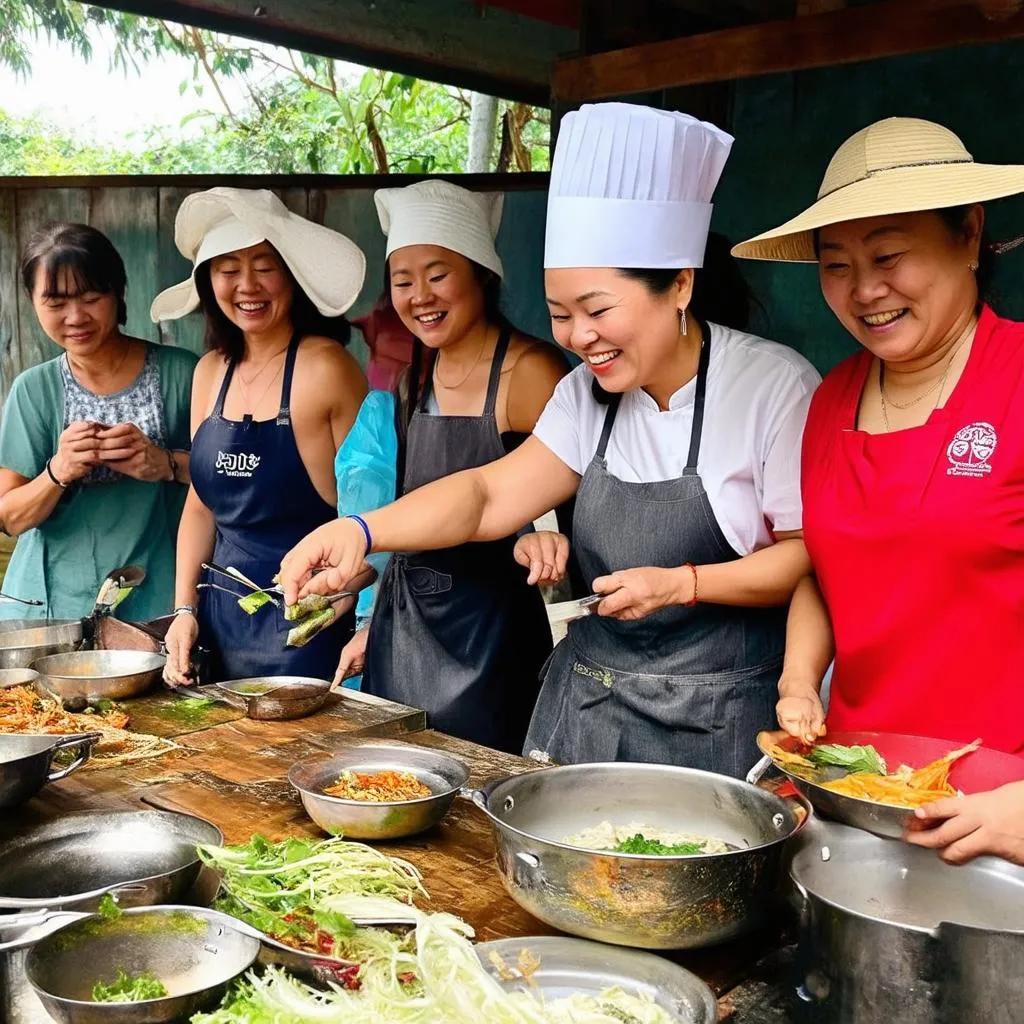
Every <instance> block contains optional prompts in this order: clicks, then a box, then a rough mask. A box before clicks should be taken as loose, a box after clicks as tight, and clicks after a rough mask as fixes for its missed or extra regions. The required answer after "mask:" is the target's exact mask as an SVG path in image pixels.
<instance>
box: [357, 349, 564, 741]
mask: <svg viewBox="0 0 1024 1024" xmlns="http://www.w3.org/2000/svg"><path fill="white" fill-rule="evenodd" d="M508 344H509V337H508V334H507V332H504V333H502V335H501V337H500V339H499V340H498V345H497V348H496V349H495V352H494V359H493V361H492V363H491V373H490V380H489V382H488V386H487V398H486V400H485V402H484V410H483V415H481V416H433V415H430V414H429V413H427V412H426V408H427V401H428V399H429V390H430V389H429V385H428V386H427V388H425V389H424V391H425V393H424V395H423V399H422V401H421V403H420V405H419V407H418V408H417V410H416V411H415V412H414V413H413V416H412V420H411V422H410V423H409V430H408V436H407V439H406V444H407V448H406V460H405V465H406V471H405V479H404V481H403V491H405V492H409V491H412V490H415V489H416V488H417V487H422V486H423V485H424V484H427V483H430V482H431V481H434V480H438V479H440V478H441V477H445V476H449V475H450V474H452V473H457V472H459V471H460V470H464V469H472V468H475V467H477V466H484V465H487V463H489V462H493V461H494V460H495V459H500V458H501V457H502V456H503V455H504V454H505V450H504V447H503V445H502V441H501V435H500V434H499V432H498V422H497V418H496V416H495V412H494V409H495V403H496V400H497V396H498V383H499V380H500V378H501V367H502V363H503V362H504V359H505V353H506V351H507V350H508ZM428 380H429V377H428ZM515 541H516V537H515V536H511V537H505V538H503V539H502V540H496V541H484V542H479V543H469V544H461V545H459V546H457V547H454V548H446V549H444V550H441V551H419V552H407V553H397V554H395V555H393V556H392V557H391V560H390V561H389V562H388V567H387V570H386V571H385V573H384V578H383V580H382V581H381V586H380V591H379V593H378V595H377V603H376V605H375V607H374V612H373V619H372V621H371V623H370V635H369V638H368V641H367V651H366V667H365V669H364V672H363V689H364V690H365V691H367V692H369V693H372V694H375V695H376V696H378V697H385V698H387V699H388V700H395V701H399V702H401V703H403V704H411V705H412V706H413V707H418V708H422V709H423V710H424V711H426V713H427V720H428V724H429V725H430V727H431V728H433V729H440V730H441V731H442V732H446V733H449V734H450V735H452V736H458V737H460V738H461V739H467V740H472V741H474V742H476V743H481V744H484V745H485V746H489V747H494V748H496V749H498V750H505V751H508V752H512V753H518V752H519V751H520V750H521V749H522V745H523V739H524V737H525V735H526V727H527V725H528V724H529V721H530V714H531V712H532V711H533V705H534V701H535V700H536V697H537V692H538V690H539V688H540V682H539V674H540V669H541V666H542V665H543V664H544V661H545V659H546V658H547V657H548V655H549V654H550V653H551V629H550V627H549V625H548V620H547V613H546V612H545V609H544V602H543V600H542V598H541V595H540V592H539V591H538V590H537V588H536V587H531V586H528V585H527V583H526V575H527V574H526V571H525V570H524V569H523V568H522V567H521V566H519V565H517V564H516V562H515V560H514V559H513V557H512V551H513V548H514V547H515Z"/></svg>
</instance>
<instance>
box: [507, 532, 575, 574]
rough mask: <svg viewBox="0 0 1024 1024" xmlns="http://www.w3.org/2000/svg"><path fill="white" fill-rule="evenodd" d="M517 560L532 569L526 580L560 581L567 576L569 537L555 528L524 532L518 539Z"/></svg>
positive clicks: (524, 566) (515, 553)
mask: <svg viewBox="0 0 1024 1024" xmlns="http://www.w3.org/2000/svg"><path fill="white" fill-rule="evenodd" d="M513 555H514V557H515V560H516V561H517V562H518V563H519V564H520V565H521V566H523V568H525V569H529V570H530V575H529V576H528V577H527V580H526V582H527V583H529V584H533V583H551V584H553V583H558V582H560V581H561V580H562V579H563V578H564V577H565V568H566V566H567V565H568V563H569V538H568V537H566V536H565V534H562V533H555V532H554V531H553V530H537V531H535V532H533V533H524V534H523V536H522V537H520V538H519V540H517V541H516V546H515V550H514V551H513Z"/></svg>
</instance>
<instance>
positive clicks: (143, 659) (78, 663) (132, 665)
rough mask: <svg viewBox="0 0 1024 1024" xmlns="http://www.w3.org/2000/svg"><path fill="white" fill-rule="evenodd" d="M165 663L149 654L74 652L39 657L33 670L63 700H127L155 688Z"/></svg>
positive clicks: (158, 656)
mask: <svg viewBox="0 0 1024 1024" xmlns="http://www.w3.org/2000/svg"><path fill="white" fill-rule="evenodd" d="M166 663H167V658H166V657H165V656H164V655H163V654H153V653H152V652H150V651H72V652H69V653H67V654H51V655H49V656H48V657H46V658H37V659H36V660H35V661H33V662H32V665H31V667H32V668H33V669H35V671H36V672H38V673H39V681H40V682H41V683H42V685H43V686H45V687H46V689H47V690H49V691H50V692H51V693H53V694H55V695H56V696H57V697H60V699H61V700H73V699H76V698H78V699H84V700H124V699H126V698H128V697H138V696H139V695H140V694H142V693H145V692H146V690H148V689H149V688H150V687H151V686H153V685H154V684H155V683H156V682H157V681H158V680H159V679H160V675H161V673H162V672H163V668H164V665H165V664H166Z"/></svg>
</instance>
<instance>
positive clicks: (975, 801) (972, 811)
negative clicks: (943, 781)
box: [903, 782, 1024, 865]
mask: <svg viewBox="0 0 1024 1024" xmlns="http://www.w3.org/2000/svg"><path fill="white" fill-rule="evenodd" d="M903 838H904V839H905V840H906V841H907V842H908V843H913V844H914V845H915V846H925V847H928V848H929V849H932V850H939V851H941V852H940V854H939V856H940V857H942V859H943V860H944V861H947V862H948V863H950V864H965V863H966V862H967V861H969V860H973V859H974V858H975V857H980V856H982V855H983V854H992V855H993V856H996V857H1002V858H1003V859H1004V860H1008V861H1012V862H1013V863H1014V864H1022V865H1024V782H1012V783H1010V784H1009V785H1008V786H1001V787H1000V788H999V789H993V790H991V791H990V792H988V793H975V794H973V795H972V796H951V797H946V798H945V799H943V800H936V801H935V802H934V803H931V804H927V805H926V806H924V807H919V808H918V809H917V810H916V811H915V812H914V818H913V819H912V820H911V824H910V828H909V831H908V832H907V833H906V834H905V835H904V837H903Z"/></svg>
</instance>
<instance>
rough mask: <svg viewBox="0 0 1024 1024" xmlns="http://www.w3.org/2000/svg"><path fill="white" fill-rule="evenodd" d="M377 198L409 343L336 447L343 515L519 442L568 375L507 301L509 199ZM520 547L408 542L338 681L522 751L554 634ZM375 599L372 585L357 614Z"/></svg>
mask: <svg viewBox="0 0 1024 1024" xmlns="http://www.w3.org/2000/svg"><path fill="white" fill-rule="evenodd" d="M374 199H375V201H376V204H377V212H378V215H379V217H380V223H381V228H382V229H383V231H384V232H385V234H386V235H387V248H386V252H387V264H386V273H385V277H386V293H387V296H388V300H389V302H390V305H391V307H392V308H393V309H394V311H395V313H396V314H397V315H398V317H399V318H400V319H401V321H402V323H403V324H404V325H405V327H406V328H407V329H408V330H409V331H411V332H412V334H413V336H414V338H415V339H416V340H415V344H414V346H413V352H412V364H411V366H410V368H409V372H408V373H407V374H406V375H405V376H404V377H403V378H402V379H401V381H400V384H399V387H398V389H397V391H396V393H395V394H390V393H386V392H371V394H370V395H369V396H368V397H367V399H366V401H365V402H364V403H363V406H362V408H361V410H360V413H359V418H358V420H357V422H356V426H355V427H354V428H353V431H352V434H351V435H350V437H349V439H348V440H347V441H346V443H345V444H344V445H343V446H342V448H341V450H340V451H339V452H338V459H337V465H336V469H337V477H338V495H339V511H340V512H341V514H342V515H345V514H349V513H360V512H367V511H369V510H370V509H374V508H377V507H379V506H380V505H383V504H386V503H387V502H389V501H393V500H394V498H395V495H396V490H397V492H398V493H405V492H409V491H412V490H415V489H416V488H418V487H422V486H423V485H424V484H427V483H430V482H431V481H433V480H436V479H438V478H440V477H443V476H447V475H448V474H450V473H454V472H457V471H458V470H462V469H468V468H471V467H476V466H483V465H486V464H487V463H489V462H493V461H494V460H495V459H498V458H501V457H502V456H503V455H504V454H505V453H506V452H509V451H512V450H513V449H515V448H517V447H518V446H519V445H520V444H522V443H523V441H524V440H525V439H526V438H527V437H528V436H529V434H530V432H531V431H532V430H533V427H534V424H535V423H536V421H537V417H538V416H539V415H540V413H541V410H542V409H543V408H544V405H545V403H546V402H547V400H548V399H549V398H550V397H551V393H552V391H553V390H554V388H555V385H556V384H557V383H558V381H559V380H560V379H561V377H563V376H564V375H565V373H566V372H567V370H568V367H567V366H566V364H565V360H564V359H563V358H562V356H561V354H560V353H559V352H558V350H557V349H556V348H554V346H552V345H550V344H547V343H545V342H543V341H540V340H539V339H537V338H530V337H527V336H526V335H524V334H522V332H520V331H518V330H516V329H515V328H514V327H513V326H512V325H511V324H510V323H509V322H508V320H507V319H506V318H505V316H504V315H503V314H502V312H501V310H500V305H499V300H500V289H501V281H502V277H503V268H502V264H501V259H500V258H499V257H498V254H497V252H496V251H495V248H494V239H495V236H496V234H497V231H498V226H499V224H500V222H501V212H502V205H503V197H502V196H500V195H494V194H486V193H477V192H470V191H468V190H466V189H464V188H460V187H459V186H458V185H454V184H451V183H449V182H446V181H438V180H428V181H422V182H417V183H416V184H414V185H409V186H408V187H406V188H397V189H381V190H380V191H378V192H377V193H376V194H375V196H374ZM424 364H425V372H424V371H423V370H422V369H421V367H423V366H424ZM396 481H401V483H400V486H398V487H397V488H396ZM514 544H515V535H514V530H513V529H509V530H507V531H505V533H504V534H501V535H498V536H495V537H493V538H490V543H487V544H461V545H453V546H450V547H445V548H444V549H442V550H435V551H416V550H411V551H410V550H409V549H408V548H407V547H406V546H403V548H402V550H403V552H404V553H403V554H401V555H398V556H396V557H394V558H392V559H391V561H390V562H389V563H388V566H387V571H386V572H385V573H384V576H383V579H382V581H381V583H380V585H379V594H378V597H377V600H376V607H374V608H373V618H372V622H371V623H370V626H369V629H368V630H365V629H362V630H360V631H359V632H358V633H357V634H356V637H355V638H354V639H353V641H352V643H351V644H350V645H349V646H348V647H347V648H346V650H345V652H344V653H343V655H342V659H341V663H340V664H339V668H338V676H339V677H342V676H344V675H346V674H349V673H351V672H355V671H358V670H359V669H360V668H362V669H363V673H364V674H363V689H365V690H367V691H368V692H370V693H373V694H376V695H377V696H380V697H385V698H387V699H389V700H395V701H399V702H401V703H405V704H411V705H413V706H415V707H420V708H423V709H424V710H426V712H427V716H428V721H429V722H430V724H431V726H433V727H435V728H438V729H442V730H444V731H445V732H447V733H450V734H452V735H455V736H459V737H461V738H463V739H469V740H473V741H475V742H478V743H484V744H487V745H489V746H492V747H497V748H499V749H504V750H509V751H515V752H518V751H519V750H520V749H521V748H522V743H523V736H524V735H525V732H526V726H527V724H528V722H529V718H530V713H531V711H532V710H533V704H534V700H535V698H536V695H537V690H538V689H539V683H538V681H537V680H538V674H539V672H540V668H541V666H542V665H543V663H544V661H545V659H546V658H547V656H548V655H549V654H550V653H551V630H550V627H549V625H548V620H547V615H546V612H545V610H544V603H543V601H542V599H541V596H540V594H539V593H538V592H537V591H536V589H535V588H533V587H530V586H528V585H527V579H526V573H525V572H524V571H523V570H522V569H521V568H520V567H519V566H518V565H517V564H516V562H515V560H514V558H513V546H514ZM377 557H378V558H380V556H377ZM382 560H386V557H385V558H384V559H382ZM379 566H380V563H379V562H378V567H379ZM370 605H371V600H370V595H369V593H367V594H365V595H363V596H362V597H361V599H360V606H359V608H358V612H359V615H360V619H361V620H365V618H366V617H367V616H368V615H369V613H370Z"/></svg>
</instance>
